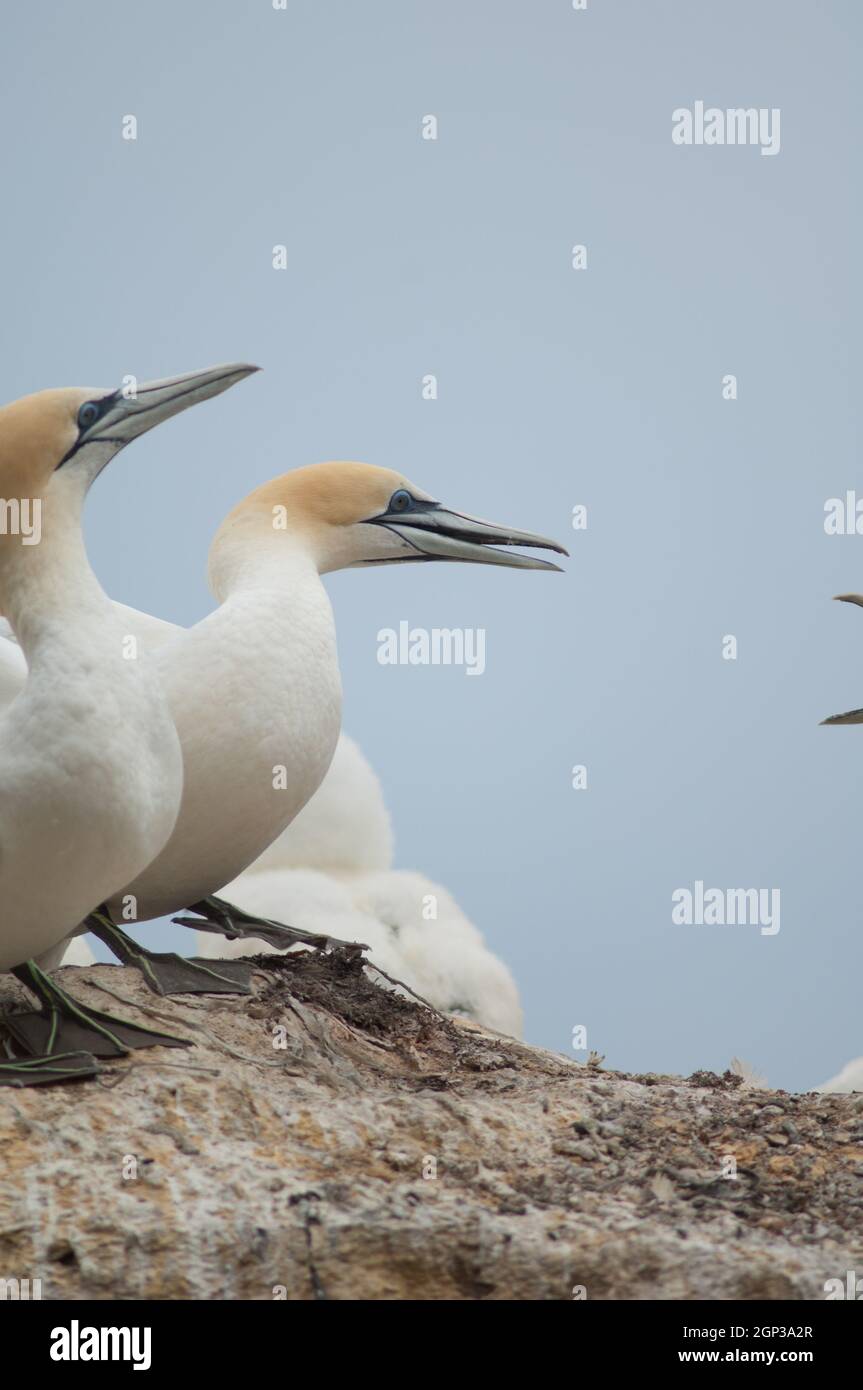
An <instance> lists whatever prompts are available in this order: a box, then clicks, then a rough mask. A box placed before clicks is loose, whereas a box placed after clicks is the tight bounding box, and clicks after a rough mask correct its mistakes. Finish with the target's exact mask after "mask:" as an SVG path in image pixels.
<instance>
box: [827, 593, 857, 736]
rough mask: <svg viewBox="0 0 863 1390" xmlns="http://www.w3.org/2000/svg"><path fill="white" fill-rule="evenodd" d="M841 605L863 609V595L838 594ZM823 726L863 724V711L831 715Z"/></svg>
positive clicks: (853, 710)
mask: <svg viewBox="0 0 863 1390" xmlns="http://www.w3.org/2000/svg"><path fill="white" fill-rule="evenodd" d="M836 599H837V602H839V603H856V604H858V605H859V606H860V607H861V608H863V594H837V595H836ZM821 723H822V724H863V709H850V710H847V711H846V713H845V714H831V715H830V716H829V718H827V719H822V720H821Z"/></svg>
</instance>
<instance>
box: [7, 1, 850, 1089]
mask: <svg viewBox="0 0 863 1390" xmlns="http://www.w3.org/2000/svg"><path fill="white" fill-rule="evenodd" d="M861 31H863V11H861V7H860V6H859V5H857V4H854V3H850V0H849V2H848V3H842V2H841V0H834V3H827V2H826V0H824V3H820V4H814V3H811V0H758V3H753V0H723V3H719V0H712V3H706V2H702V3H694V0H655V3H650V4H646V3H643V0H632V2H631V3H614V2H613V0H606V3H600V0H589V4H588V9H587V11H586V12H584V13H578V12H575V11H573V9H572V7H571V4H570V3H569V0H541V3H536V2H535V0H533V2H532V3H528V0H518V2H517V3H516V0H471V3H470V4H465V3H464V0H438V2H437V3H419V0H389V3H383V0H366V3H364V4H362V5H358V4H356V3H354V2H353V0H327V3H326V4H321V3H320V0H288V6H287V10H286V11H283V12H280V11H274V10H273V9H272V5H271V3H270V0H254V2H253V0H242V3H241V2H240V0H184V3H183V4H181V5H178V4H176V3H175V0H148V3H147V4H146V6H143V7H142V6H141V5H140V4H132V3H130V0H110V3H109V0H88V2H87V3H86V4H85V5H78V6H69V5H65V4H61V3H60V2H59V0H45V3H42V4H40V5H38V6H33V5H25V4H23V3H20V0H19V3H18V4H17V5H13V6H7V7H6V8H5V10H4V15H3V19H2V44H0V52H2V81H0V131H2V134H0V175H2V187H3V190H4V195H5V196H4V216H3V220H2V225H0V245H2V266H3V270H2V319H3V329H4V331H3V334H2V341H0V365H2V381H3V390H2V396H3V398H4V399H7V400H8V399H12V398H14V397H15V396H18V395H21V394H23V393H25V392H27V391H31V390H34V389H37V388H39V387H43V386H54V385H66V384H91V383H92V384H97V385H102V384H104V385H106V386H111V385H113V384H115V383H117V382H119V379H120V377H121V376H122V375H123V374H124V373H126V372H134V373H136V374H137V375H138V376H139V377H141V378H144V377H152V376H164V375H168V374H172V373H175V372H180V371H184V370H189V369H193V368H196V367H201V366H205V365H208V364H210V363H214V362H219V361H223V360H235V359H246V360H252V361H256V362H259V363H260V364H261V365H262V366H263V367H264V368H265V372H264V373H263V374H261V375H260V376H258V377H256V378H254V379H253V380H252V381H250V382H247V383H245V384H243V385H242V386H240V387H239V388H238V389H237V390H235V391H233V392H231V393H230V394H229V395H228V396H226V397H223V398H222V399H220V400H219V401H217V402H215V403H212V404H209V405H207V406H204V407H202V408H201V409H199V410H195V411H193V412H190V413H189V415H187V416H184V417H182V418H180V419H178V420H176V421H174V422H172V423H171V424H170V425H168V426H166V427H165V429H164V430H160V431H159V432H158V435H154V436H152V438H150V439H149V440H146V441H143V442H141V443H140V444H138V445H136V446H135V449H134V451H133V450H130V451H129V452H128V454H125V455H124V456H123V458H122V459H121V460H119V461H118V462H117V464H116V465H115V466H114V467H113V468H112V469H111V470H109V472H108V473H106V475H105V476H104V477H103V478H101V479H100V480H99V483H98V485H97V487H96V488H95V490H94V493H93V496H92V498H91V500H90V504H89V508H88V539H89V545H90V550H91V554H92V558H93V562H94V565H95V567H96V569H97V572H98V573H99V575H100V577H101V579H102V581H103V583H104V584H105V586H106V588H107V589H108V590H109V592H111V593H112V594H113V595H114V596H116V597H117V598H120V599H123V600H125V601H126V602H129V603H132V604H135V605H138V606H140V607H144V608H147V609H149V610H150V611H152V612H154V613H158V614H160V615H163V616H165V617H168V618H172V619H174V620H177V621H181V622H192V621H195V620H196V619H197V618H198V617H199V616H201V615H202V614H203V613H204V612H205V611H206V610H207V607H208V603H209V599H208V595H207V591H206V586H205V582H204V561H205V555H206V549H207V544H208V541H209V538H210V536H211V534H212V532H213V530H214V528H215V525H216V524H217V522H218V521H219V519H220V518H221V516H222V515H223V514H224V512H225V511H226V510H227V509H228V507H229V506H230V505H232V504H233V503H234V501H236V500H237V499H238V498H239V497H240V496H242V495H243V494H244V493H245V492H247V491H248V490H249V489H250V488H251V487H252V486H253V485H255V484H256V483H258V482H259V481H262V480H263V479H265V478H266V477H268V476H270V475H272V474H274V473H276V472H280V471H282V470H284V469H285V468H288V467H291V466H293V465H299V464H303V463H310V462H314V461H317V460H320V459H325V458H332V457H336V458H338V457H348V458H351V457H353V458H360V459H365V460H366V461H368V462H374V463H380V464H384V465H387V466H390V467H394V468H398V469H400V470H402V471H403V472H405V473H406V474H407V475H408V476H409V477H410V478H412V479H413V480H415V481H416V482H417V483H418V484H419V485H420V486H422V487H423V488H425V489H427V490H428V491H430V492H432V493H433V494H435V495H436V496H438V497H440V498H441V499H442V500H444V501H446V502H448V503H451V504H453V505H455V506H456V507H458V508H461V509H464V510H467V511H471V512H474V513H478V514H479V515H485V516H489V517H491V518H493V519H496V520H500V521H505V522H509V523H512V524H514V525H518V526H521V527H525V528H528V529H531V530H536V531H542V532H545V533H546V534H549V535H554V536H557V537H558V538H559V539H561V540H562V541H563V542H564V543H569V542H572V544H571V549H572V552H573V553H572V560H571V561H570V562H568V564H567V573H566V574H565V575H544V574H531V573H527V574H525V573H518V572H511V571H504V570H499V569H481V568H470V567H458V566H416V567H413V568H412V567H399V568H398V569H396V570H394V571H393V570H388V569H381V570H373V571H368V572H353V573H345V574H340V575H337V576H334V577H333V578H332V579H331V580H330V581H328V584H329V588H330V592H331V594H332V598H333V601H334V605H335V610H336V616H337V622H338V627H339V633H340V646H341V656H342V665H343V678H344V684H345V691H346V708H345V721H346V727H347V728H348V730H349V731H350V732H351V733H352V734H353V735H354V736H355V737H356V738H357V739H358V741H359V742H360V744H361V746H362V747H363V748H364V750H365V751H366V753H367V754H368V755H369V757H370V758H371V760H372V761H373V763H374V765H375V767H376V768H377V769H378V771H379V773H380V775H381V777H382V779H383V782H384V785H385V789H386V793H387V797H388V801H389V804H390V806H391V808H392V811H393V816H394V820H395V826H396V833H397V860H398V863H399V864H400V865H402V866H405V867H416V868H419V869H421V870H423V871H424V872H425V873H427V874H429V875H430V876H432V877H434V878H437V879H439V880H440V881H442V882H443V883H445V884H446V885H447V886H448V887H449V888H450V889H451V890H452V891H453V892H454V893H455V895H456V896H457V898H458V899H459V901H460V902H461V903H462V904H463V906H464V907H465V909H466V910H467V911H468V912H469V913H470V915H471V916H472V918H473V919H474V920H475V921H476V922H477V923H478V924H479V925H480V926H481V928H482V929H483V931H484V932H485V934H486V936H487V938H488V940H489V942H490V943H491V945H492V946H493V947H494V949H496V950H497V951H498V952H499V953H500V954H501V955H502V956H503V957H504V958H505V959H506V960H507V961H508V962H509V964H510V966H511V967H512V969H513V971H514V973H515V975H516V977H517V979H518V982H519V984H520V987H521V990H522V993H523V997H524V1002H525V1007H526V1014H527V1036H528V1037H529V1038H530V1039H531V1040H533V1041H535V1042H538V1043H543V1044H547V1045H549V1046H551V1047H555V1048H559V1049H562V1050H566V1049H567V1048H568V1046H569V1038H570V1033H571V1029H572V1027H573V1025H574V1024H577V1023H584V1024H586V1025H587V1026H588V1029H589V1041H590V1045H591V1046H592V1047H595V1048H597V1049H598V1050H600V1051H601V1052H604V1053H605V1054H606V1056H607V1059H608V1062H609V1064H610V1065H613V1066H618V1067H622V1068H626V1069H631V1070H639V1071H643V1070H648V1069H651V1070H659V1071H662V1070H667V1071H682V1072H688V1071H691V1070H693V1069H695V1068H697V1067H710V1068H717V1069H719V1070H722V1069H723V1068H724V1067H725V1065H726V1064H727V1062H728V1060H729V1059H730V1057H731V1055H732V1053H735V1052H737V1053H740V1054H742V1055H744V1056H745V1057H747V1058H748V1059H749V1060H750V1061H752V1062H753V1063H755V1064H756V1065H757V1066H758V1067H759V1068H760V1069H761V1070H763V1071H765V1072H766V1073H767V1075H768V1076H769V1078H770V1080H771V1081H772V1082H773V1083H774V1084H777V1085H781V1086H786V1087H789V1088H804V1087H806V1086H808V1085H813V1084H815V1083H817V1082H819V1081H821V1080H823V1079H825V1078H826V1077H827V1076H828V1075H830V1074H831V1073H833V1072H834V1071H836V1070H838V1068H839V1066H840V1065H841V1064H842V1063H843V1062H845V1061H846V1060H847V1059H848V1058H849V1057H850V1056H855V1055H858V1054H860V1053H863V1023H861V1019H860V1009H859V998H860V974H861V949H860V939H861V918H863V890H861V872H860V848H859V840H860V829H859V827H860V801H861V768H863V728H840V729H822V728H819V727H818V721H819V719H821V718H822V717H823V716H824V715H826V714H829V713H832V712H835V711H838V710H843V709H848V708H850V707H854V706H857V705H863V614H861V613H860V612H858V611H857V610H855V609H852V608H848V607H846V606H843V605H839V604H831V602H830V596H831V595H832V594H834V593H837V592H841V591H843V590H847V589H863V538H861V537H827V536H825V534H824V529H823V507H824V502H825V501H826V499H827V498H829V497H832V496H836V495H842V494H844V492H845V490H846V489H848V488H859V490H860V492H861V495H863V475H861V470H860V456H859V423H858V422H859V411H858V408H857V397H858V396H859V377H860V350H859V344H860V338H859V322H860V279H861V277H860V251H859V246H860V194H859V166H858V159H859V148H860V143H861V96H860V82H859V74H860V59H861V53H860V48H861ZM700 99H701V100H704V101H705V102H706V103H708V104H714V105H717V106H720V107H729V106H756V107H762V106H764V107H779V108H780V109H781V134H782V147H781V151H780V153H779V154H778V155H777V156H775V157H773V158H763V157H761V156H760V154H759V152H758V150H757V149H750V148H729V147H726V148H705V147H691V148H680V147H678V146H675V145H674V144H673V143H672V141H671V113H672V111H673V110H674V109H675V108H676V107H679V106H685V105H690V106H691V105H692V103H694V102H695V101H696V100H700ZM427 113H433V114H435V115H436V116H437V117H438V120H439V139H438V141H437V142H436V143H432V142H424V141H422V140H421V139H420V134H419V131H420V121H421V118H422V116H423V115H425V114H427ZM126 114H134V115H136V117H137V119H138V123H139V137H138V140H137V141H136V142H134V143H132V142H127V141H124V140H122V139H121V122H122V118H123V116H124V115H126ZM575 242H583V243H585V244H586V245H587V247H588V269H587V270H586V271H582V272H575V271H573V270H572V269H571V267H570V248H571V246H572V245H573V243H575ZM276 243H284V244H285V245H286V246H287V248H288V269H287V270H286V271H284V272H276V271H274V270H273V269H272V268H271V249H272V247H273V245H274V244H276ZM427 372H434V373H436V374H437V375H438V377H439V382H440V395H439V399H438V400H437V401H436V402H433V403H432V402H426V401H423V400H422V399H421V396H420V379H421V377H422V376H423V374H424V373H427ZM728 372H733V373H735V374H736V375H737V377H738V380H739V399H738V400H737V401H736V402H727V401H723V399H722V397H721V390H720V383H721V378H722V376H723V375H724V374H725V373H728ZM576 503H586V504H587V505H588V507H589V528H588V530H587V531H586V532H584V533H580V534H573V533H572V532H571V531H570V530H569V529H568V528H569V517H570V513H571V509H572V507H573V505H574V504H576ZM402 619H406V620H408V621H409V622H411V624H412V625H420V626H427V627H433V626H441V627H452V626H466V627H475V626H482V627H484V628H485V629H486V632H487V639H486V645H487V652H486V660H487V669H486V672H485V674H484V675H483V676H482V677H481V678H477V679H467V678H466V677H465V676H464V674H463V673H461V672H459V671H457V670H452V669H441V668H436V669H435V668H413V667H408V668H401V667H397V668H390V667H381V666H380V665H379V664H378V663H377V661H376V634H377V631H378V629H379V628H381V627H384V626H390V627H397V626H398V623H399V621H400V620H402ZM726 633H733V634H735V635H736V637H737V639H738V642H739V657H738V660H737V661H736V662H726V661H723V660H722V658H721V641H722V637H723V635H724V634H726ZM214 698H217V692H214ZM574 763H585V764H586V765H587V767H588V778H589V787H588V790H586V791H581V792H575V791H573V790H571V788H570V769H571V767H572V765H573V764H574ZM699 878H700V879H703V880H705V881H706V882H707V883H708V885H710V886H720V887H723V888H724V887H751V886H758V887H764V888H779V889H780V890H781V905H782V906H781V912H782V917H781V930H780V932H779V934H778V935H776V936H773V937H766V936H761V935H759V933H758V931H757V928H748V927H728V928H724V929H720V928H710V927H689V928H687V927H678V926H674V925H673V924H672V921H671V894H672V892H673V891H674V889H675V888H678V887H682V886H684V887H685V886H691V885H692V884H693V883H694V881H695V880H696V879H699ZM178 935H180V934H179V933H178ZM150 939H151V940H152V939H153V937H152V935H151V936H150ZM161 939H162V940H163V941H164V940H166V939H167V938H165V937H162V938H161ZM184 944H186V945H188V944H189V943H188V939H187V940H186V941H185V943H184Z"/></svg>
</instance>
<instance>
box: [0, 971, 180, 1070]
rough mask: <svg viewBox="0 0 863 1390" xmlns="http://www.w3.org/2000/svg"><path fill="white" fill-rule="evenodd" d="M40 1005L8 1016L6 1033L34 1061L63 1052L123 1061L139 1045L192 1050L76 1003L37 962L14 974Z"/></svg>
mask: <svg viewBox="0 0 863 1390" xmlns="http://www.w3.org/2000/svg"><path fill="white" fill-rule="evenodd" d="M12 974H13V975H14V976H15V978H16V979H18V980H20V981H21V983H22V985H26V987H27V989H29V990H30V992H31V994H35V995H36V997H37V999H38V1000H39V1002H40V1004H41V1006H42V1007H41V1009H40V1010H39V1012H38V1013H22V1014H7V1015H6V1016H5V1018H4V1020H3V1023H4V1027H5V1028H6V1030H7V1032H8V1033H10V1034H11V1036H12V1037H13V1038H15V1039H16V1041H17V1042H18V1043H19V1044H20V1046H21V1047H23V1048H24V1049H25V1050H26V1051H27V1052H28V1053H29V1054H30V1056H31V1057H34V1058H35V1057H56V1056H57V1055H58V1054H60V1053H69V1052H79V1053H80V1052H89V1053H92V1054H93V1056H94V1057H123V1056H125V1054H126V1053H127V1052H129V1051H131V1050H132V1049H134V1048H140V1047H191V1045H192V1044H191V1042H190V1041H189V1040H188V1039H187V1038H177V1037H174V1036H173V1034H171V1033H156V1032H154V1030H153V1029H152V1028H143V1027H141V1025H140V1024H138V1023H130V1022H129V1021H128V1020H126V1019H123V1018H115V1017H114V1015H113V1014H105V1013H102V1012H101V1011H100V1010H99V1009H91V1008H89V1007H87V1006H86V1005H84V1004H80V1003H79V1002H78V1000H77V999H73V997H72V995H71V994H67V993H66V991H65V990H64V989H61V988H60V986H59V985H58V984H57V982H56V980H52V979H51V976H50V975H46V974H45V972H44V970H40V969H39V966H38V965H37V964H36V963H35V961H32V960H29V961H27V963H26V965H18V966H16V967H15V969H14V970H13V971H12Z"/></svg>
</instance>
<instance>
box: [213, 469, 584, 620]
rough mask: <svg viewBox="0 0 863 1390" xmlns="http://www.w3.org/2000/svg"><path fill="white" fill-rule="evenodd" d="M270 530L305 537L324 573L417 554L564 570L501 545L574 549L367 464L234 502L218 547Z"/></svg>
mask: <svg viewBox="0 0 863 1390" xmlns="http://www.w3.org/2000/svg"><path fill="white" fill-rule="evenodd" d="M264 529H270V530H272V531H273V534H274V535H276V536H278V535H279V533H280V532H281V533H282V534H283V535H289V536H290V537H291V538H292V539H293V540H295V541H296V540H300V541H301V542H302V543H303V544H304V545H305V546H306V547H308V548H310V549H311V551H312V553H313V555H314V558H315V561H316V563H317V567H318V570H319V572H320V573H321V574H325V573H327V572H328V571H330V570H338V569H351V568H356V567H365V566H366V565H384V564H393V563H405V562H406V561H410V560H465V561H468V562H471V563H473V564H480V565H507V566H509V567H511V568H513V569H544V570H559V569H560V566H559V565H555V564H552V563H551V562H550V561H548V560H539V559H537V558H536V557H535V556H533V555H521V554H518V553H516V552H514V551H510V550H499V549H498V548H497V547H498V546H505V545H514V546H535V547H536V548H537V549H540V550H554V551H557V553H558V554H559V555H566V554H567V551H566V550H564V548H563V546H562V545H558V544H557V542H556V541H552V540H548V539H547V538H546V537H545V536H537V535H534V534H533V533H532V532H530V531H517V530H514V529H513V528H512V527H511V526H497V525H495V524H494V523H493V522H490V521H480V520H479V519H478V518H477V517H472V516H467V515H466V514H465V513H463V512H456V511H451V510H450V509H449V508H447V507H445V506H443V505H442V504H441V503H440V502H437V501H436V500H435V499H434V498H433V497H430V496H429V494H428V493H427V492H423V490H422V488H419V487H417V486H416V485H415V484H414V483H411V482H409V481H408V479H407V478H405V477H403V476H402V475H401V474H400V473H395V472H393V471H392V469H389V468H378V467H376V466H373V465H371V464H366V463H316V464H311V465H310V466H308V467H306V468H298V469H296V470H295V471H294V472H292V473H285V474H283V475H282V476H281V477H280V478H274V479H273V480H272V482H269V483H265V484H264V485H263V487H260V488H257V489H256V491H255V492H253V493H251V494H250V495H249V496H248V497H247V498H245V500H244V501H243V502H241V503H240V504H239V506H237V507H235V508H234V511H233V512H232V513H231V514H230V515H229V516H228V518H227V519H226V521H225V522H224V523H223V525H222V527H221V528H220V531H219V533H218V535H217V537H216V540H215V541H214V550H215V551H216V552H217V553H218V550H219V549H220V548H221V546H222V544H223V543H224V541H225V540H226V539H227V538H229V537H236V538H247V539H248V540H249V541H250V542H252V541H253V539H254V537H253V535H251V534H250V531H253V532H254V534H255V535H256V536H257V537H260V536H261V535H262V533H263V530H264ZM211 568H212V567H211ZM217 592H218V588H217Z"/></svg>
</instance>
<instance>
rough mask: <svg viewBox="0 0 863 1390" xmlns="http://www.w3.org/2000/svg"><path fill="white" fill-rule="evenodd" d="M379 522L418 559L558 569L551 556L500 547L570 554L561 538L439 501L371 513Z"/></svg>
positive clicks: (379, 524)
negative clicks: (471, 513) (487, 518)
mask: <svg viewBox="0 0 863 1390" xmlns="http://www.w3.org/2000/svg"><path fill="white" fill-rule="evenodd" d="M369 521H370V522H372V523H374V524H375V525H377V526H386V527H387V529H388V530H390V531H392V532H393V533H394V534H395V535H397V536H400V537H401V538H402V540H404V541H407V543H408V545H410V546H412V547H413V549H414V550H416V551H418V552H419V553H418V554H417V555H416V556H407V557H406V558H407V559H414V558H415V559H417V560H463V561H469V562H472V563H474V564H477V565H506V566H508V567H509V568H510V569H525V570H557V571H558V573H560V572H561V569H560V565H554V564H552V563H551V561H550V560H538V559H537V558H536V556H534V555H517V554H514V553H513V552H512V551H510V550H496V549H495V547H496V546H499V545H523V546H534V547H535V548H536V549H537V550H554V551H556V552H557V554H558V555H568V554H569V551H568V550H564V548H563V546H562V545H558V544H557V541H551V540H549V539H548V538H547V537H546V536H536V535H534V534H533V532H532V531H514V530H513V529H512V527H510V526H497V525H495V524H494V522H491V521H481V520H480V519H479V518H478V517H475V516H465V515H463V514H462V513H461V512H451V511H448V510H447V508H446V507H442V506H441V505H440V503H439V502H421V503H417V504H416V505H415V506H414V507H412V508H411V509H410V510H409V511H402V512H395V511H389V512H384V513H383V514H382V515H381V516H375V517H370V518H369Z"/></svg>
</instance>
